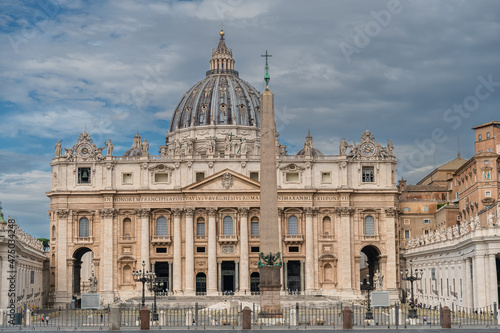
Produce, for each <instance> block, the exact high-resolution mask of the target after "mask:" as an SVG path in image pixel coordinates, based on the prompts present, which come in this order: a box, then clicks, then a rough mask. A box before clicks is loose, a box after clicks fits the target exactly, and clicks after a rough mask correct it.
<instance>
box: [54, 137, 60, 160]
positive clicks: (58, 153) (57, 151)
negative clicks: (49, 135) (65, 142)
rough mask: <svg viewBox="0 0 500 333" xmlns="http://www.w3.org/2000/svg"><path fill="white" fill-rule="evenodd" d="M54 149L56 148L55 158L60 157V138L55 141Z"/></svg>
mask: <svg viewBox="0 0 500 333" xmlns="http://www.w3.org/2000/svg"><path fill="white" fill-rule="evenodd" d="M55 149H56V157H57V158H59V157H61V154H62V144H61V140H57V143H56V146H55Z"/></svg>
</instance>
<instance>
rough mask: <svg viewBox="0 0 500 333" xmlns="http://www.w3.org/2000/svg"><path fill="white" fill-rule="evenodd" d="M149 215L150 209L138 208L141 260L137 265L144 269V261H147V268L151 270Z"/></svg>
mask: <svg viewBox="0 0 500 333" xmlns="http://www.w3.org/2000/svg"><path fill="white" fill-rule="evenodd" d="M149 215H150V211H149V209H147V208H141V209H138V210H137V217H139V218H140V219H141V262H140V263H139V264H138V265H137V266H139V267H140V268H137V269H142V261H144V262H145V263H146V270H148V271H149V270H150V269H151V267H150V265H149V240H150V237H149V232H150V230H149Z"/></svg>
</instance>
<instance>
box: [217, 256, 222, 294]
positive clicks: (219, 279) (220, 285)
mask: <svg viewBox="0 0 500 333" xmlns="http://www.w3.org/2000/svg"><path fill="white" fill-rule="evenodd" d="M217 275H218V276H219V278H218V279H217V282H218V285H217V289H218V291H222V261H220V260H218V261H217Z"/></svg>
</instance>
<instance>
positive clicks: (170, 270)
mask: <svg viewBox="0 0 500 333" xmlns="http://www.w3.org/2000/svg"><path fill="white" fill-rule="evenodd" d="M172 267H173V264H172V262H171V261H169V262H168V289H169V291H170V292H171V293H173V292H174V288H173V287H172V285H173V283H172V280H173V279H172V275H173V274H172V272H173V271H174V270H173V268H172Z"/></svg>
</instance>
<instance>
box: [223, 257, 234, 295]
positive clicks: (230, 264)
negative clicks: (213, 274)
mask: <svg viewBox="0 0 500 333" xmlns="http://www.w3.org/2000/svg"><path fill="white" fill-rule="evenodd" d="M235 267H236V265H235V264H234V261H223V262H222V263H221V275H222V286H221V287H222V290H221V291H222V292H223V293H233V292H234V290H235V283H234V282H235V281H234V275H235Z"/></svg>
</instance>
